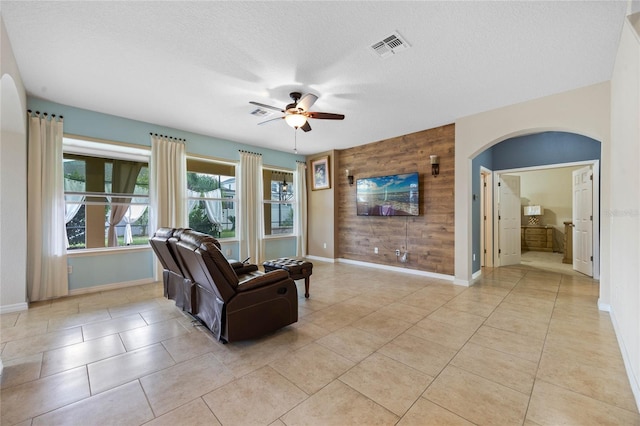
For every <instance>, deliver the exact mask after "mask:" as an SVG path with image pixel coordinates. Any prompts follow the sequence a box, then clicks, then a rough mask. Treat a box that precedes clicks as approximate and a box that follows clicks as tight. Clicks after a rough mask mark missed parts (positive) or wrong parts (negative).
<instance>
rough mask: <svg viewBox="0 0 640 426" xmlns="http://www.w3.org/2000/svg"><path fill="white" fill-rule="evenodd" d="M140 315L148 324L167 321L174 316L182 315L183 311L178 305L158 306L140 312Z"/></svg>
mask: <svg viewBox="0 0 640 426" xmlns="http://www.w3.org/2000/svg"><path fill="white" fill-rule="evenodd" d="M140 315H141V316H142V318H144V320H145V321H146V322H147V324H153V323H156V322H161V321H166V320H169V319H172V318H177V317H179V316H182V312H181V311H180V309H178V308H177V307H176V306H166V305H165V306H158V307H156V308H154V309H150V310H148V311H142V312H140Z"/></svg>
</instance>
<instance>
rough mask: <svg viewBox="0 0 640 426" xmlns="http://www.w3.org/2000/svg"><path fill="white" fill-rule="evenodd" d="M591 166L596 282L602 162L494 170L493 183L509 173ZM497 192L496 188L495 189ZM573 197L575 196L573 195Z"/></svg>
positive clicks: (496, 230)
mask: <svg viewBox="0 0 640 426" xmlns="http://www.w3.org/2000/svg"><path fill="white" fill-rule="evenodd" d="M589 165H590V166H591V170H592V171H593V197H592V198H593V221H592V222H591V226H592V229H591V231H592V234H591V235H592V244H593V247H592V253H593V278H594V279H596V280H599V279H600V160H587V161H575V162H570V163H556V164H546V165H541V166H530V167H520V168H516V169H504V170H494V171H493V175H494V176H493V181H494V186H495V185H496V184H495V182H498V181H499V180H500V175H501V174H503V173H504V174H509V173H519V172H531V171H534V170H544V169H559V168H564V167H574V166H589ZM494 190H495V188H494ZM572 197H573V195H572ZM496 203H497V200H496V197H494V200H493V223H494V228H493V238H494V241H497V240H496V238H498V235H497V232H498V229H497V220H498V217H497V215H496V213H495V212H497V211H498V206H497V205H496ZM498 248H499V247H498V245H497V244H496V245H495V247H494V254H493V255H494V259H496V258H497V257H496V256H497V251H498Z"/></svg>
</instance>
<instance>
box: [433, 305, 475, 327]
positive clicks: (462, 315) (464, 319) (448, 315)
mask: <svg viewBox="0 0 640 426" xmlns="http://www.w3.org/2000/svg"><path fill="white" fill-rule="evenodd" d="M427 318H429V319H432V320H434V321H440V322H443V323H445V324H449V325H452V326H454V327H458V328H463V329H465V330H469V331H476V330H477V329H478V328H479V327H480V326H481V325H482V323H483V322H484V321H485V320H486V318H485V317H482V316H480V315H474V314H470V313H468V312H461V311H455V310H453V309H449V308H446V307H442V308H440V309H438V310H437V311H435V312H434V313H432V314H431V315H429V316H428V317H427Z"/></svg>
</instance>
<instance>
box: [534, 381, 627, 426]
mask: <svg viewBox="0 0 640 426" xmlns="http://www.w3.org/2000/svg"><path fill="white" fill-rule="evenodd" d="M527 419H529V420H531V421H533V422H536V423H538V424H541V425H557V424H567V425H581V426H588V425H594V426H595V425H638V424H640V414H638V413H637V412H631V411H627V410H624V409H622V408H618V407H615V406H613V405H609V404H606V403H604V402H601V401H598V400H596V399H593V398H590V397H588V396H584V395H580V394H578V393H576V392H572V391H570V390H568V389H564V388H561V387H558V386H555V385H552V384H550V383H547V382H544V381H542V380H538V381H536V384H535V386H534V388H533V393H532V395H531V402H530V404H529V410H528V412H527Z"/></svg>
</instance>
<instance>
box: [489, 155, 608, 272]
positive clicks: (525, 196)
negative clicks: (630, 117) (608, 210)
mask: <svg viewBox="0 0 640 426" xmlns="http://www.w3.org/2000/svg"><path fill="white" fill-rule="evenodd" d="M580 168H582V169H585V168H586V169H588V170H590V171H591V179H592V180H591V179H590V182H589V184H590V186H591V188H592V191H593V192H592V196H591V195H589V196H588V198H587V197H584V199H583V201H578V202H582V203H583V204H584V202H587V201H585V200H587V199H588V203H590V206H589V207H590V208H591V211H592V214H591V215H588V216H590V217H589V222H588V224H585V223H583V224H582V228H583V229H584V227H585V226H586V227H588V231H589V233H588V236H587V237H585V238H578V239H577V240H578V244H580V245H581V246H580V248H579V250H578V253H583V254H584V253H591V254H588V255H586V256H582V261H584V259H585V257H586V258H587V259H588V260H589V261H590V262H589V266H590V267H591V269H590V270H589V269H588V268H585V267H584V264H582V265H577V264H576V261H575V259H574V262H573V269H576V270H579V271H580V272H581V273H583V274H585V275H587V276H592V277H593V278H595V279H599V275H600V259H599V244H600V242H599V232H598V230H599V227H600V219H599V214H598V212H599V211H600V210H599V209H600V206H599V198H600V197H599V194H600V187H599V180H600V179H599V173H598V172H599V161H598V160H592V161H584V162H575V163H563V164H553V165H545V166H539V167H526V168H519V169H509V170H499V171H494V172H493V173H492V175H493V176H492V178H493V181H494V187H493V192H494V201H493V203H492V205H491V209H492V217H493V225H494V226H493V228H494V232H493V235H492V239H493V241H494V242H495V243H496V244H495V247H494V250H493V257H494V261H493V262H492V263H488V262H487V263H486V265H485V266H494V267H499V266H504V265H506V264H509V263H513V262H511V260H513V259H514V257H513V256H512V254H513V253H511V252H513V251H514V250H513V249H514V247H516V245H517V247H518V249H519V248H520V247H521V246H522V240H521V238H523V237H522V234H521V233H520V232H518V233H515V232H506V228H505V227H504V226H502V224H501V223H500V222H501V219H502V218H501V217H500V216H501V214H502V211H501V210H504V208H505V204H504V202H503V204H502V205H501V204H500V195H499V194H500V193H499V187H498V182H500V181H501V179H503V178H504V177H505V176H518V177H523V176H526V174H527V173H530V174H532V175H533V174H534V173H536V174H537V178H536V185H534V187H535V191H528V190H524V191H523V192H522V193H521V194H520V197H521V200H520V205H522V206H526V205H531V204H532V203H533V204H536V203H537V204H538V205H542V208H544V204H543V202H542V201H541V200H544V203H547V206H548V207H547V210H546V211H545V214H544V215H541V219H542V224H543V227H544V228H552V230H549V229H546V230H547V231H548V232H549V234H550V235H551V236H552V237H551V238H554V240H553V241H552V244H550V247H551V248H550V249H549V250H548V251H551V252H553V254H556V255H557V254H558V252H559V251H560V250H566V247H564V245H563V244H561V241H563V240H564V239H563V238H562V236H564V232H565V230H564V225H563V222H564V221H574V220H575V218H574V210H575V209H574V208H573V204H575V202H576V200H575V199H574V190H573V184H574V180H575V179H572V178H571V173H572V172H573V171H574V170H577V169H580ZM559 169H562V170H563V173H566V172H567V171H569V177H568V178H567V182H563V185H565V186H567V187H568V188H570V191H569V193H568V194H567V195H566V198H567V200H565V202H564V206H565V207H559V205H558V203H556V202H555V201H554V202H552V201H550V198H549V197H550V196H547V197H546V198H545V194H544V192H545V189H544V179H540V178H539V176H540V175H541V174H546V173H548V174H550V175H551V174H552V173H553V172H554V171H557V170H559ZM581 176H582V177H581V179H582V181H584V179H583V178H584V173H583V174H582V175H581ZM481 178H482V179H484V175H483V174H482V172H481ZM548 185H553V187H550V188H549V189H547V190H546V191H548V192H552V191H556V192H557V186H558V185H559V183H558V182H557V181H554V180H553V177H552V178H550V179H548ZM481 194H482V191H481ZM560 204H562V203H560ZM567 205H570V206H571V207H570V208H569V211H567V209H566V206H567ZM485 207H487V206H485ZM487 208H488V207H487ZM518 208H519V210H520V214H519V216H521V218H520V217H519V218H518V221H519V222H520V221H521V220H522V222H521V223H522V224H523V225H524V219H525V217H524V216H523V215H522V208H521V207H520V206H518ZM486 213H487V210H485V209H484V208H483V210H482V213H481V214H482V215H483V216H484V214H486ZM545 222H548V223H545ZM501 228H502V232H503V233H502V235H501V233H500V230H501ZM507 228H509V229H510V228H513V226H511V227H507ZM518 228H520V226H518ZM574 229H575V228H574ZM526 230H527V229H526V226H523V228H522V231H523V232H524V231H526ZM571 232H572V233H573V232H574V231H573V230H572V231H571ZM489 235H490V234H485V235H484V237H483V239H482V240H483V241H482V243H481V244H482V246H481V247H485V246H486V241H487V240H489V239H490V238H489ZM572 235H574V234H572ZM584 235H587V234H584ZM574 241H575V239H574ZM585 245H588V247H585ZM505 249H507V252H508V253H507V254H509V256H507V257H504V256H503V253H504V252H505ZM544 251H546V249H544ZM572 251H573V252H574V253H575V252H576V250H572ZM574 256H575V254H574ZM543 257H544V256H535V255H531V254H529V253H527V254H526V255H524V259H523V260H524V261H522V260H521V259H518V263H521V262H522V263H523V264H530V263H531V262H536V263H538V264H543V262H542V261H541V259H542V258H543ZM552 257H553V256H551V257H550V256H546V258H552ZM556 257H558V259H561V257H560V256H556ZM505 262H506V263H505ZM559 262H561V260H559ZM558 266H559V267H558V269H561V267H560V265H558Z"/></svg>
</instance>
